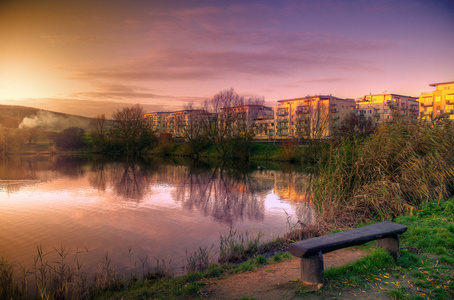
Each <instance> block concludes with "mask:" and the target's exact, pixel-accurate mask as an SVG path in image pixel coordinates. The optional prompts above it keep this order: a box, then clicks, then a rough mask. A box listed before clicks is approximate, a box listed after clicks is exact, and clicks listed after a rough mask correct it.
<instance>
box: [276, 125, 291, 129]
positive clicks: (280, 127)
mask: <svg viewBox="0 0 454 300" xmlns="http://www.w3.org/2000/svg"><path fill="white" fill-rule="evenodd" d="M276 128H278V129H285V128H288V125H287V124H280V125H277V126H276Z"/></svg>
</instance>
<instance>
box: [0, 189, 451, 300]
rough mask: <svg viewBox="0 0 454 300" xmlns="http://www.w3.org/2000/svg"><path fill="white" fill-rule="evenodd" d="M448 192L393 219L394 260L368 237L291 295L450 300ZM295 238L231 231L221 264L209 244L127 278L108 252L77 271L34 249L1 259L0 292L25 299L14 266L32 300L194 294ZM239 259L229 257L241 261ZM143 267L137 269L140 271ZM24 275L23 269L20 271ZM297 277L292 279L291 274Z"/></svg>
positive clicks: (276, 257)
mask: <svg viewBox="0 0 454 300" xmlns="http://www.w3.org/2000/svg"><path fill="white" fill-rule="evenodd" d="M453 216H454V198H451V199H449V200H446V201H440V202H437V201H433V202H427V203H424V204H422V205H420V206H418V207H416V208H415V209H414V210H413V211H412V212H411V213H409V214H407V215H404V216H400V217H398V218H396V219H395V220H394V221H395V222H398V223H402V224H405V225H407V226H408V227H409V229H408V231H407V232H406V233H404V234H403V235H402V236H401V247H400V249H401V251H400V257H399V259H398V263H397V264H395V263H394V261H393V259H392V258H391V256H390V255H389V254H388V253H386V252H385V251H382V250H380V249H375V247H374V246H373V245H374V244H373V242H372V243H371V244H368V245H365V246H364V248H365V249H366V250H368V251H369V250H370V251H371V255H370V256H369V257H366V258H365V259H361V260H359V261H357V262H355V263H354V264H352V265H350V266H344V267H340V268H333V269H330V270H328V271H326V272H325V279H326V280H325V286H324V287H323V289H321V290H319V291H317V292H310V291H308V290H306V289H305V288H304V287H303V286H302V285H301V284H299V283H295V282H293V283H292V286H293V287H294V288H295V293H296V294H299V295H304V294H306V293H313V294H314V296H320V297H322V298H327V297H338V296H339V295H342V294H346V293H348V294H353V295H357V296H358V295H361V294H363V293H369V294H373V293H387V294H388V295H389V296H391V297H392V298H393V299H427V298H431V299H435V298H436V299H452V298H453V297H454V217H453ZM318 230H319V228H312V229H311V228H306V230H305V232H304V233H305V235H304V236H303V237H304V238H308V237H311V236H312V235H317V234H318V233H319V232H318ZM297 239H299V237H298V233H297V232H294V233H292V234H289V235H287V236H286V237H283V238H280V239H277V240H275V241H272V242H270V243H265V244H261V243H260V237H250V238H248V237H247V236H246V235H244V234H239V233H231V234H229V235H228V236H224V237H221V239H220V240H221V241H223V244H224V247H223V253H224V254H223V255H222V256H221V257H222V259H221V261H224V263H222V264H217V263H213V261H212V259H210V257H211V255H212V252H211V251H212V250H211V249H207V248H205V249H202V248H201V249H199V250H197V251H195V252H194V253H187V255H186V259H187V263H186V264H187V270H188V271H189V273H187V274H186V275H184V276H181V277H173V276H172V272H171V270H170V268H169V266H168V265H166V264H165V262H160V261H157V263H156V264H155V265H154V266H153V267H150V268H149V267H146V268H145V267H144V266H143V267H144V268H141V267H140V266H139V267H138V269H140V270H139V271H138V270H137V269H136V270H135V271H134V272H133V273H131V274H132V275H133V276H132V277H129V278H127V279H126V278H124V277H120V276H119V275H118V274H117V273H116V272H115V268H114V267H113V266H111V265H110V260H109V257H108V256H106V257H105V259H104V262H103V263H102V264H101V265H100V267H99V269H98V271H97V272H96V273H95V274H91V275H88V274H86V273H83V272H79V271H78V268H80V267H79V266H80V263H78V262H77V261H72V260H70V261H68V260H65V259H64V258H65V257H66V255H67V250H65V249H58V250H55V251H56V252H57V255H58V256H60V258H61V260H60V261H58V260H54V259H52V260H48V259H46V256H45V255H43V254H42V250H39V248H38V255H37V258H38V259H37V261H36V263H35V265H34V266H32V267H30V268H23V267H20V266H17V265H14V264H11V263H9V262H8V261H7V260H6V259H4V258H3V259H1V260H0V298H1V299H10V298H11V297H13V299H21V298H22V299H24V298H25V295H26V292H25V290H26V288H27V286H26V281H24V280H21V279H19V280H15V279H14V278H15V277H14V272H18V274H19V278H20V277H21V276H23V275H22V274H27V276H32V277H34V278H35V279H36V282H37V286H36V287H32V291H33V290H36V294H34V295H35V297H36V298H38V299H56V298H58V299H138V298H144V299H181V298H183V299H196V298H201V297H203V296H204V295H205V292H204V287H205V286H206V284H207V279H210V278H218V277H223V276H229V275H232V274H236V273H241V272H251V271H253V270H255V269H256V268H259V267H262V266H264V265H266V264H274V263H278V262H280V261H282V260H285V259H290V258H291V255H290V254H289V253H287V252H285V248H286V245H287V244H288V243H289V242H291V241H293V240H297ZM273 249H274V250H276V249H282V251H283V252H277V253H276V252H275V254H272V255H266V256H265V255H261V254H259V253H265V252H267V251H270V250H273ZM251 255H252V259H249V260H247V261H244V262H242V263H227V262H228V261H241V260H242V259H244V258H245V257H251ZM142 269H143V270H142ZM24 276H25V275H24ZM295 279H297V278H295Z"/></svg>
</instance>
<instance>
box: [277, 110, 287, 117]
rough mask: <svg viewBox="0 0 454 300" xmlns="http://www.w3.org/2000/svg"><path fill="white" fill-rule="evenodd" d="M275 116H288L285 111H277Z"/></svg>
mask: <svg viewBox="0 0 454 300" xmlns="http://www.w3.org/2000/svg"><path fill="white" fill-rule="evenodd" d="M276 115H278V116H288V111H286V110H278V111H277V113H276Z"/></svg>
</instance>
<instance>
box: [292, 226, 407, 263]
mask: <svg viewBox="0 0 454 300" xmlns="http://www.w3.org/2000/svg"><path fill="white" fill-rule="evenodd" d="M406 230H407V226H405V225H401V224H398V223H394V222H381V223H377V224H372V225H369V226H365V227H361V228H356V229H351V230H347V231H342V232H337V233H332V234H328V235H324V236H319V237H315V238H311V239H307V240H302V241H299V242H295V243H293V244H290V246H289V251H290V253H291V254H293V255H294V256H297V257H309V256H312V255H315V254H317V253H318V252H319V251H321V252H322V253H328V252H331V251H335V250H338V249H341V248H346V247H350V246H357V245H362V244H365V243H367V242H370V241H373V240H376V239H383V238H388V237H397V236H398V235H399V234H402V233H404V232H405V231H406Z"/></svg>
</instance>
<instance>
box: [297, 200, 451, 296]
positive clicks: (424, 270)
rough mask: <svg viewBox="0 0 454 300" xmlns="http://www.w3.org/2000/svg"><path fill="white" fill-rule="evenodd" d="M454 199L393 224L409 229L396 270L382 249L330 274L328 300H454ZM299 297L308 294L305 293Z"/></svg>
mask: <svg viewBox="0 0 454 300" xmlns="http://www.w3.org/2000/svg"><path fill="white" fill-rule="evenodd" d="M453 216H454V198H451V199H449V200H447V201H440V202H439V203H438V202H437V201H434V202H429V203H424V204H423V205H421V206H419V207H418V208H417V209H415V210H414V211H413V213H412V214H408V215H405V216H400V217H398V218H396V219H395V220H394V221H395V222H398V223H401V224H405V225H407V226H408V231H407V232H405V233H404V234H403V235H402V236H401V247H400V249H401V250H400V257H399V258H398V262H397V265H396V264H394V261H393V259H392V258H391V256H390V255H389V254H388V253H387V252H386V251H383V250H381V249H377V250H374V251H373V252H372V254H371V255H370V256H369V257H366V258H365V259H362V260H359V261H357V262H355V263H354V264H353V265H351V266H345V267H341V268H335V269H331V270H329V271H327V272H325V278H326V281H325V283H326V285H325V287H324V288H323V289H322V290H320V291H318V292H316V294H317V295H320V296H323V297H332V296H336V295H340V294H345V293H348V294H354V295H357V296H360V295H362V294H373V293H386V294H387V295H389V296H390V297H391V298H393V299H453V298H454V217H453ZM297 293H298V294H304V293H307V291H306V290H305V289H304V288H302V289H300V290H298V291H297Z"/></svg>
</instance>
